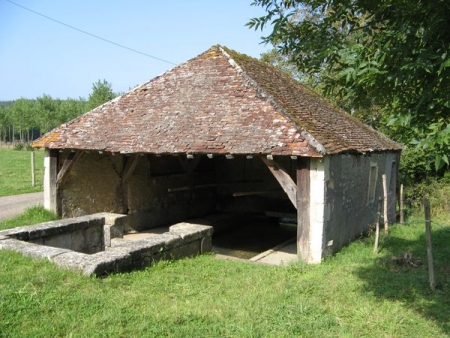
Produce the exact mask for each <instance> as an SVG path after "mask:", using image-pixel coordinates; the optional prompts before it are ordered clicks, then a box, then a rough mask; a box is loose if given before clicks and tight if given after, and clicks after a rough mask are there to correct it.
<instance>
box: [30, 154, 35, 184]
mask: <svg viewBox="0 0 450 338" xmlns="http://www.w3.org/2000/svg"><path fill="white" fill-rule="evenodd" d="M34 159H35V153H34V150H33V151H31V186H32V187H35V186H36V176H35V174H36V171H35V169H34V168H35V166H34Z"/></svg>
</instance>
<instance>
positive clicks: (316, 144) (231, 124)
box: [33, 46, 401, 157]
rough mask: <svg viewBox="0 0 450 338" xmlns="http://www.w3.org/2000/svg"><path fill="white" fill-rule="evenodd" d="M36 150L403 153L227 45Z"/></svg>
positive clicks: (49, 137)
mask: <svg viewBox="0 0 450 338" xmlns="http://www.w3.org/2000/svg"><path fill="white" fill-rule="evenodd" d="M33 146H34V147H41V148H43V147H45V148H51V149H85V150H101V151H110V152H121V153H157V154H158V153H219V154H222V153H226V154H273V155H276V154H283V155H299V156H313V157H320V156H323V155H324V154H334V153H341V152H368V151H386V150H400V149H401V148H400V146H399V145H398V144H397V143H395V142H393V141H391V140H389V139H388V138H387V137H385V136H384V135H382V134H381V133H378V132H377V131H375V130H373V129H372V128H370V127H368V126H366V125H364V124H363V123H361V122H359V121H358V120H357V119H355V118H353V117H352V116H350V115H348V114H346V113H345V112H343V111H342V110H340V109H338V108H336V107H334V106H333V105H331V104H330V103H329V102H328V101H326V100H325V99H323V98H322V97H321V96H320V95H318V94H317V93H315V92H314V91H312V90H310V89H309V88H307V87H306V86H304V85H302V84H300V83H298V82H296V81H295V80H293V79H291V78H290V77H288V76H286V75H285V74H283V73H282V72H281V71H279V70H278V69H276V68H275V67H272V66H271V65H269V64H266V63H264V62H261V61H259V60H256V59H254V58H251V57H249V56H246V55H243V54H240V53H237V52H235V51H232V50H230V49H227V48H226V47H221V46H213V47H212V48H210V49H209V50H208V51H206V52H205V53H203V54H201V55H199V56H197V57H195V58H193V59H191V60H189V61H187V62H185V63H183V64H181V65H179V66H177V67H175V68H173V69H171V70H169V71H168V72H166V73H164V74H163V75H161V76H158V77H156V78H154V79H152V80H150V81H148V82H147V83H144V84H143V85H141V86H139V87H137V88H135V89H133V90H131V91H129V92H128V93H125V94H123V95H122V96H120V97H118V98H116V99H114V100H112V101H109V102H107V103H105V104H103V105H101V106H99V107H97V108H95V109H93V110H91V111H90V112H88V113H86V114H84V115H82V116H80V117H78V118H76V119H74V120H72V121H70V122H68V123H65V124H63V125H61V126H59V127H57V128H55V129H54V130H52V131H51V132H49V133H47V134H46V135H44V136H43V137H41V138H40V139H38V140H36V141H35V142H34V143H33Z"/></svg>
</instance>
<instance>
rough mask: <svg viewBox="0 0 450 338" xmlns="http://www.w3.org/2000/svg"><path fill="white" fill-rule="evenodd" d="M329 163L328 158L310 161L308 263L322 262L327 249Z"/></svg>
mask: <svg viewBox="0 0 450 338" xmlns="http://www.w3.org/2000/svg"><path fill="white" fill-rule="evenodd" d="M328 165H329V160H328V158H321V159H319V158H315V159H311V163H310V171H309V173H310V201H309V203H310V206H309V207H310V211H309V214H310V234H309V235H310V249H309V256H308V259H307V262H308V263H315V264H317V263H320V262H321V261H322V257H323V253H324V249H325V243H324V236H325V233H324V226H325V208H326V205H325V191H326V172H328Z"/></svg>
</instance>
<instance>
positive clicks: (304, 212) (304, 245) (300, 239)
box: [297, 157, 311, 261]
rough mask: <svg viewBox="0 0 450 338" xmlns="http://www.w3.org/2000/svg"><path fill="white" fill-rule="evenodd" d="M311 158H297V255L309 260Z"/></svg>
mask: <svg viewBox="0 0 450 338" xmlns="http://www.w3.org/2000/svg"><path fill="white" fill-rule="evenodd" d="M309 170H310V159H309V158H302V157H300V158H299V159H298V160H297V255H298V256H299V258H300V259H302V260H304V261H308V260H309V258H310V255H311V252H310V228H311V224H310V208H309V203H310V187H311V183H310V177H309Z"/></svg>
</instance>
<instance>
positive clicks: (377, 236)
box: [373, 197, 381, 253]
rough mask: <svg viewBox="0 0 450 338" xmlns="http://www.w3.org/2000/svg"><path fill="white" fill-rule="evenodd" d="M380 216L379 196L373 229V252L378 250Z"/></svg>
mask: <svg viewBox="0 0 450 338" xmlns="http://www.w3.org/2000/svg"><path fill="white" fill-rule="evenodd" d="M380 217H381V197H379V198H378V212H377V222H376V229H375V245H374V247H373V252H374V253H377V252H378V242H379V239H380Z"/></svg>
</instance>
